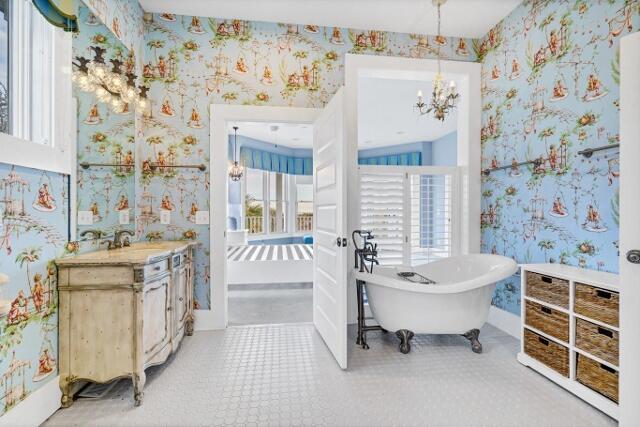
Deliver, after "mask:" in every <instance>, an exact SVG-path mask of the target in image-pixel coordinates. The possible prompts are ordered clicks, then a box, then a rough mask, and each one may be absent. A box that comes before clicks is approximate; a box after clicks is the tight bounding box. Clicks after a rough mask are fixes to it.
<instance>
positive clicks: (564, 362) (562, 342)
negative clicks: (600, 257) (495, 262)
mask: <svg viewBox="0 0 640 427" xmlns="http://www.w3.org/2000/svg"><path fill="white" fill-rule="evenodd" d="M521 279H522V344H521V351H520V353H519V354H518V360H519V361H520V363H522V364H523V365H526V366H528V367H530V368H532V369H534V370H536V371H538V372H539V373H541V374H542V375H544V376H545V377H547V378H549V379H550V380H552V381H554V382H555V383H557V384H558V385H560V386H562V387H564V388H566V389H567V390H569V391H570V392H572V393H574V394H575V395H576V396H578V397H580V398H581V399H583V400H585V401H586V402H588V403H590V404H591V405H593V406H595V407H596V408H598V409H600V410H601V411H603V412H604V413H606V414H608V415H609V416H611V417H613V418H616V419H617V418H618V382H619V374H618V364H619V363H618V360H619V341H618V336H619V333H620V329H619V304H620V289H619V286H618V275H616V274H612V273H605V272H600V271H593V270H586V269H582V268H577V267H571V266H567V265H560V264H526V265H522V266H521Z"/></svg>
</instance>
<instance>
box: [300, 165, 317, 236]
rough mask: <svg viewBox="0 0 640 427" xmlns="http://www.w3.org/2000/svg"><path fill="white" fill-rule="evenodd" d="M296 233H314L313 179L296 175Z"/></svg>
mask: <svg viewBox="0 0 640 427" xmlns="http://www.w3.org/2000/svg"><path fill="white" fill-rule="evenodd" d="M296 231H303V232H304V231H308V232H311V231H313V177H311V176H306V175H296Z"/></svg>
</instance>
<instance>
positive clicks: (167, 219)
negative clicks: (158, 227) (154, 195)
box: [160, 209, 171, 225]
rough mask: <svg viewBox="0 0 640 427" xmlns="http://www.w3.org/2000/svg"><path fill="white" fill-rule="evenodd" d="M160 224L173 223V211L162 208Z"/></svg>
mask: <svg viewBox="0 0 640 427" xmlns="http://www.w3.org/2000/svg"><path fill="white" fill-rule="evenodd" d="M160 224H162V225H168V224H171V211H168V210H165V209H161V210H160Z"/></svg>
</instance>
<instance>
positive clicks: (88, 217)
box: [78, 211, 93, 225]
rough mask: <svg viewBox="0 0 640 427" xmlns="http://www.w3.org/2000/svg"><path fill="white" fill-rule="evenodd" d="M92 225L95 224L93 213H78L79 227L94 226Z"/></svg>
mask: <svg viewBox="0 0 640 427" xmlns="http://www.w3.org/2000/svg"><path fill="white" fill-rule="evenodd" d="M92 224H93V212H91V211H78V225H92Z"/></svg>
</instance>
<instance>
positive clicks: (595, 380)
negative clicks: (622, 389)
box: [576, 354, 618, 403]
mask: <svg viewBox="0 0 640 427" xmlns="http://www.w3.org/2000/svg"><path fill="white" fill-rule="evenodd" d="M576 357H577V368H576V380H578V382H579V383H582V384H584V385H585V386H587V387H589V388H590V389H592V390H595V391H597V392H598V393H600V394H602V395H603V396H605V397H608V398H609V399H611V400H613V401H614V402H616V403H617V402H618V371H616V370H615V369H613V368H610V367H609V366H607V365H604V364H602V363H599V362H596V361H595V360H593V359H590V358H588V357H586V356H583V355H582V354H577V355H576Z"/></svg>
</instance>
